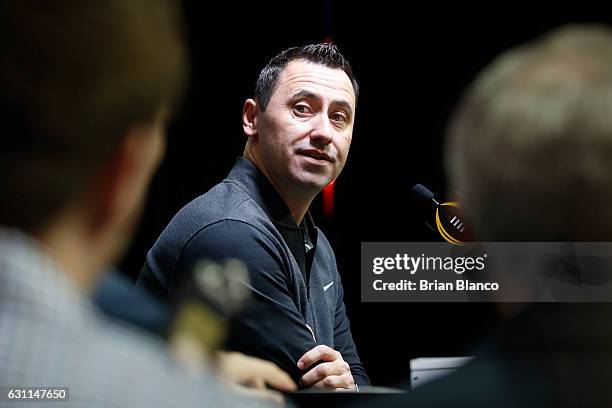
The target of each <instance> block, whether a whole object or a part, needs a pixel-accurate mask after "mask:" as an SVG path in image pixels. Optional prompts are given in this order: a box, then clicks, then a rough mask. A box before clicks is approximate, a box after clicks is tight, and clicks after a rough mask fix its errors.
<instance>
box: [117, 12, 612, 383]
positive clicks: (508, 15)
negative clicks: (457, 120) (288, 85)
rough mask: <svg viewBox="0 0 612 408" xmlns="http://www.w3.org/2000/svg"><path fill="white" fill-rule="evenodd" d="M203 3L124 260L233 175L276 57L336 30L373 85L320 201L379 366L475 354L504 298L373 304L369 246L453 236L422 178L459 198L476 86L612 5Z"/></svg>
mask: <svg viewBox="0 0 612 408" xmlns="http://www.w3.org/2000/svg"><path fill="white" fill-rule="evenodd" d="M203 3H204V2H197V1H191V2H187V3H186V6H185V9H186V19H187V21H186V23H187V38H188V41H189V45H190V47H191V54H192V76H191V83H190V87H189V91H188V94H187V98H186V100H185V103H184V106H183V109H182V111H181V112H180V113H179V114H178V116H177V117H176V119H175V120H174V122H173V123H172V125H171V127H170V129H169V141H168V151H167V155H166V159H165V161H164V163H163V164H162V166H161V168H160V170H159V172H158V174H157V176H156V177H155V179H154V182H153V185H152V188H151V193H150V198H149V201H148V204H147V207H146V209H145V212H144V216H143V222H142V224H141V226H140V228H139V230H138V231H137V235H136V240H135V241H134V244H133V245H132V247H131V248H130V250H129V252H128V254H127V255H126V257H125V259H124V260H123V262H122V263H121V269H122V270H123V271H125V273H127V274H128V275H129V276H131V277H132V278H134V279H135V278H136V276H137V275H138V273H139V270H140V267H141V266H142V263H143V261H144V257H145V254H146V252H147V250H148V248H149V247H150V246H151V245H152V244H153V242H154V241H155V239H156V238H157V236H158V235H159V233H160V232H161V231H162V229H163V228H164V227H165V225H166V224H167V223H168V222H169V221H170V219H171V218H172V216H173V215H174V214H175V213H176V211H178V210H179V209H180V208H181V207H182V206H183V205H185V204H186V203H187V202H188V201H190V200H192V199H193V198H195V197H197V196H198V195H200V194H202V193H204V192H206V191H207V190H208V189H209V188H211V187H212V186H213V185H214V184H216V183H217V182H219V181H220V180H221V179H222V178H223V177H225V175H226V174H227V173H228V172H229V170H230V169H231V167H232V165H233V163H234V161H235V158H236V157H237V156H239V155H241V154H242V149H243V147H244V142H245V140H246V139H245V136H244V135H243V134H242V126H241V112H242V106H243V102H244V100H245V99H246V98H249V97H251V96H252V91H253V86H254V82H255V79H256V78H257V75H258V73H259V70H260V69H261V68H262V67H263V66H264V65H265V64H266V62H267V61H268V60H269V59H270V58H271V57H273V56H274V55H275V54H277V53H278V52H279V51H281V50H282V49H284V48H287V47H289V46H295V45H303V44H306V43H312V42H321V41H323V40H324V39H326V38H329V39H331V40H333V42H334V43H336V44H337V45H338V46H339V47H340V49H341V51H342V52H343V54H344V55H345V56H346V57H347V58H349V59H350V61H351V64H352V66H353V69H354V71H355V73H356V76H357V80H358V82H359V84H360V87H361V93H360V97H359V101H358V106H357V114H356V122H355V129H354V133H353V142H352V146H351V153H350V155H349V160H348V163H347V165H346V167H345V170H344V172H343V173H342V175H341V176H340V178H339V179H338V180H337V182H336V192H335V193H336V194H335V212H334V214H333V216H332V217H330V218H327V217H325V215H324V214H323V212H322V204H321V198H320V197H318V198H317V199H316V200H315V202H314V203H313V206H312V208H311V209H312V212H313V215H314V217H315V220H316V221H317V224H318V226H319V227H320V228H322V229H323V231H324V232H325V233H326V235H327V236H328V238H329V239H330V241H331V243H332V246H333V247H334V249H335V251H336V256H337V260H338V268H339V270H340V273H341V275H342V278H343V284H344V287H345V302H346V305H347V308H348V313H349V317H350V318H351V322H352V327H353V336H354V339H355V342H356V343H357V347H358V350H359V352H360V354H361V357H362V360H363V362H364V364H365V366H366V369H367V370H368V372H369V374H370V377H371V379H372V382H373V383H374V384H376V385H392V384H394V383H395V382H397V381H399V380H402V379H407V378H408V374H409V360H410V359H411V358H414V357H417V356H453V355H462V354H466V353H470V350H471V346H472V344H473V343H474V342H475V341H477V340H478V339H480V338H482V337H483V336H484V335H486V333H487V332H489V331H490V330H491V329H492V328H493V327H494V326H495V324H496V323H497V322H498V316H497V314H496V312H495V307H494V305H491V304H463V303H458V304H432V303H421V304H409V303H377V304H376V303H361V301H360V292H359V291H360V289H359V280H360V276H359V274H360V265H359V259H360V243H361V242H362V241H435V240H439V237H438V236H436V235H435V234H433V233H432V232H431V231H430V230H429V229H428V228H427V227H426V226H425V224H424V221H425V220H424V218H423V216H422V213H421V211H419V203H418V202H415V199H414V198H413V197H412V196H411V194H410V189H411V187H412V186H413V185H414V184H415V183H422V184H424V185H426V186H428V187H429V188H430V189H431V190H432V191H434V193H436V196H437V197H439V198H441V199H443V200H444V199H445V198H448V196H449V195H450V194H449V193H448V192H447V191H446V184H445V179H444V175H443V166H442V146H443V134H444V130H445V123H446V121H447V120H448V118H449V115H450V113H451V111H452V108H453V106H454V105H455V104H456V103H457V101H458V99H459V97H460V95H461V92H462V90H463V89H465V87H466V86H467V85H468V84H469V82H470V81H471V80H472V79H473V78H474V77H475V75H476V74H477V73H478V71H479V70H480V69H481V68H483V67H484V66H485V65H486V64H487V63H488V62H490V61H491V60H492V59H493V58H494V57H495V56H496V55H498V54H499V53H500V52H501V51H503V50H504V49H507V48H508V47H511V46H514V45H518V44H521V43H523V42H525V41H528V40H530V39H532V38H534V37H536V36H538V35H540V34H542V33H544V32H546V31H548V30H549V29H551V28H554V27H556V26H558V25H560V24H564V23H568V22H588V21H604V20H602V19H605V18H606V16H607V14H606V13H605V10H596V9H593V8H588V7H586V5H584V4H582V11H580V10H577V9H576V6H575V5H574V6H572V7H570V6H567V9H565V10H564V9H560V8H559V5H556V6H555V8H554V9H548V10H542V11H537V10H535V9H534V8H533V5H531V6H530V7H525V6H523V7H521V6H519V5H513V6H510V5H509V4H508V5H503V4H492V3H491V4H490V5H489V6H486V5H485V6H480V7H478V8H474V9H473V10H471V9H470V8H469V7H465V6H464V7H461V8H459V7H454V8H453V7H450V8H449V6H447V5H443V4H442V3H439V4H437V3H432V4H431V6H430V7H429V8H428V9H425V8H424V7H416V6H414V5H408V3H405V4H396V3H395V2H389V3H385V2H381V1H377V2H368V3H367V4H357V3H353V2H344V1H331V0H328V1H321V0H317V1H309V2H297V3H290V2H286V3H265V4H264V3H263V2H251V3H244V4H241V3H233V2H226V3H227V5H226V6H221V7H219V6H216V7H211V6H208V5H204V4H203ZM607 20H608V22H610V21H612V18H608V19H607Z"/></svg>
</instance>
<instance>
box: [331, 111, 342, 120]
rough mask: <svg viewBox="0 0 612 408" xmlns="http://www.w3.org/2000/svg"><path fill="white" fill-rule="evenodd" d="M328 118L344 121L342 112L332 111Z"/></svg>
mask: <svg viewBox="0 0 612 408" xmlns="http://www.w3.org/2000/svg"><path fill="white" fill-rule="evenodd" d="M330 119H331V120H333V121H334V122H346V115H345V114H344V113H340V112H336V113H332V115H331V116H330Z"/></svg>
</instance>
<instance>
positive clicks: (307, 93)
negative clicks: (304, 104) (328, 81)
mask: <svg viewBox="0 0 612 408" xmlns="http://www.w3.org/2000/svg"><path fill="white" fill-rule="evenodd" d="M300 98H308V99H321V97H320V96H319V95H317V94H315V93H313V92H310V91H306V90H304V89H302V90H301V91H298V92H296V93H295V94H293V96H292V97H291V99H300Z"/></svg>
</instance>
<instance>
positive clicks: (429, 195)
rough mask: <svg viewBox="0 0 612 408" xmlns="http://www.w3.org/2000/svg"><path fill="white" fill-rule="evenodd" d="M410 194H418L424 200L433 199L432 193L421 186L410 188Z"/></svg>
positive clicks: (416, 185)
mask: <svg viewBox="0 0 612 408" xmlns="http://www.w3.org/2000/svg"><path fill="white" fill-rule="evenodd" d="M412 192H413V193H415V194H418V195H419V196H421V197H423V198H424V199H426V200H433V198H434V193H432V192H431V190H429V189H428V188H427V187H425V186H424V185H422V184H415V186H414V187H412Z"/></svg>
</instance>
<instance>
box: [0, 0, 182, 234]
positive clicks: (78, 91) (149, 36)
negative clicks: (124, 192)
mask: <svg viewBox="0 0 612 408" xmlns="http://www.w3.org/2000/svg"><path fill="white" fill-rule="evenodd" d="M180 11H181V9H180V2H176V1H174V0H150V1H146V2H143V1H138V0H116V1H111V0H101V1H82V0H65V1H38V0H6V1H3V2H2V3H1V5H0V20H1V21H0V50H2V57H3V64H1V65H0V112H1V113H0V115H1V118H2V137H0V163H1V166H2V169H1V171H0V197H2V198H1V199H0V224H2V225H9V226H14V227H18V228H22V229H25V230H29V231H31V232H34V231H36V230H39V229H41V228H43V227H44V226H45V225H46V224H48V223H49V222H50V220H52V219H53V217H54V216H55V215H57V214H58V213H59V212H61V211H62V209H64V208H65V207H67V206H68V205H69V204H70V203H71V202H74V200H77V199H78V198H79V194H82V193H83V192H84V191H85V190H86V188H87V186H88V182H89V181H90V180H91V179H92V178H93V177H94V175H95V173H96V171H97V170H98V169H99V167H100V166H101V165H102V163H104V161H105V159H107V158H108V157H109V155H111V154H112V152H113V149H115V148H116V147H117V146H118V143H119V141H120V140H121V137H122V135H124V134H125V132H126V131H127V129H128V128H129V126H130V125H132V124H137V123H143V122H144V123H148V122H152V121H153V120H154V119H155V118H156V117H157V115H158V114H159V112H160V111H161V109H162V107H163V108H164V109H166V108H170V110H172V109H173V107H174V106H175V105H176V104H178V103H179V102H180V99H181V95H182V92H183V87H184V83H185V79H186V67H187V63H186V51H185V49H184V43H183V39H182V36H183V33H182V22H181V13H180Z"/></svg>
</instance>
